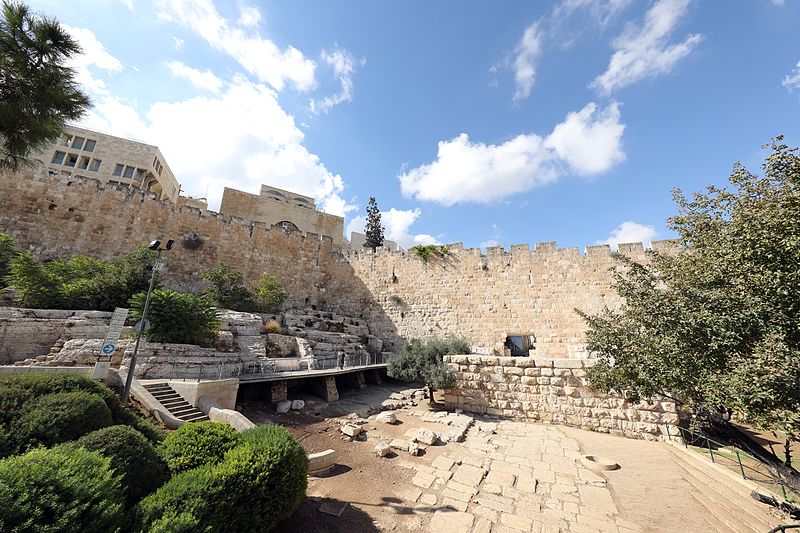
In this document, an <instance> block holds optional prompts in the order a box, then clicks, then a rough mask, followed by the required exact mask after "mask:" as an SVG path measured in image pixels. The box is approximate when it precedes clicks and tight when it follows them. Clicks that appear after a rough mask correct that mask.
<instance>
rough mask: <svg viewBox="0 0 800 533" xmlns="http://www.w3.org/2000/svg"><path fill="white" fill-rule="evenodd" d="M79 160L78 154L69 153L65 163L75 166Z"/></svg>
mask: <svg viewBox="0 0 800 533" xmlns="http://www.w3.org/2000/svg"><path fill="white" fill-rule="evenodd" d="M77 162H78V154H67V162H66V163H64V164H65V165H67V166H68V167H74V166H75V163H77Z"/></svg>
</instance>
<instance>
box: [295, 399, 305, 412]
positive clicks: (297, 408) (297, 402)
mask: <svg viewBox="0 0 800 533" xmlns="http://www.w3.org/2000/svg"><path fill="white" fill-rule="evenodd" d="M305 406H306V402H304V401H303V400H294V401H293V402H292V410H293V411H300V410H301V409H302V408H303V407H305Z"/></svg>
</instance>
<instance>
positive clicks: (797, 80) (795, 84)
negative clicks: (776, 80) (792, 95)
mask: <svg viewBox="0 0 800 533" xmlns="http://www.w3.org/2000/svg"><path fill="white" fill-rule="evenodd" d="M781 85H783V86H784V87H786V89H787V90H789V91H792V90H794V89H800V61H798V62H797V64H796V65H795V66H794V70H792V71H791V72H790V73H789V74H787V75H786V77H785V78H783V81H782V82H781Z"/></svg>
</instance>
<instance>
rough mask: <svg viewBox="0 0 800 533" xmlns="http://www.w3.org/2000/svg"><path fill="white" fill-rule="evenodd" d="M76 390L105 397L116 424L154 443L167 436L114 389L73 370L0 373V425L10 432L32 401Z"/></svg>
mask: <svg viewBox="0 0 800 533" xmlns="http://www.w3.org/2000/svg"><path fill="white" fill-rule="evenodd" d="M73 391H85V392H88V393H91V394H94V395H96V396H97V397H99V398H101V399H102V400H103V402H104V403H105V404H106V407H108V409H109V410H110V411H111V415H112V419H113V423H114V424H125V425H128V426H131V427H134V428H136V429H137V430H139V431H140V432H141V433H142V434H143V435H145V436H146V437H147V438H148V439H149V440H150V441H151V442H153V443H157V442H160V441H161V440H163V438H164V432H163V431H162V430H161V429H160V428H159V427H157V426H156V425H155V424H153V423H152V422H149V421H147V420H144V419H142V418H140V417H138V416H136V415H135V414H134V413H133V412H132V411H130V410H129V409H127V408H125V407H123V406H122V404H121V403H120V402H119V400H118V398H117V395H116V394H114V392H113V391H112V390H111V389H109V388H108V387H106V386H105V385H103V384H102V383H99V382H97V381H94V380H92V379H91V378H89V377H87V376H81V375H79V374H69V373H64V374H62V373H55V372H41V373H40V372H37V373H28V374H15V375H10V376H0V428H4V429H5V430H6V432H7V433H10V428H11V424H12V423H13V422H15V421H17V420H19V419H20V418H21V417H22V414H23V412H24V411H25V410H26V409H27V408H26V404H27V403H28V402H30V401H32V400H35V399H36V398H39V397H41V396H45V395H48V394H52V393H59V392H73ZM0 433H2V431H0ZM0 440H2V439H0ZM8 453H13V451H12V450H11V449H8V450H6V451H5V452H4V450H3V446H2V445H0V455H7V454H8Z"/></svg>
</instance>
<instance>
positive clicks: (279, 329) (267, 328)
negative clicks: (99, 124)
mask: <svg viewBox="0 0 800 533" xmlns="http://www.w3.org/2000/svg"><path fill="white" fill-rule="evenodd" d="M263 331H264V333H278V334H282V333H286V332H285V331H284V329H283V326H281V325H280V324H279V323H278V322H276V321H275V320H270V321H269V322H267V323H266V324H264V328H263Z"/></svg>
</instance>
